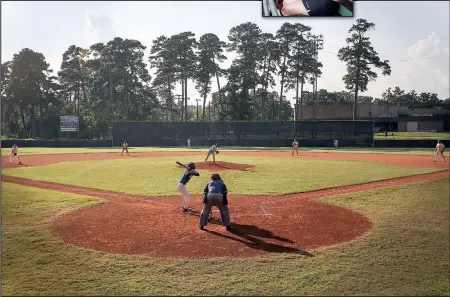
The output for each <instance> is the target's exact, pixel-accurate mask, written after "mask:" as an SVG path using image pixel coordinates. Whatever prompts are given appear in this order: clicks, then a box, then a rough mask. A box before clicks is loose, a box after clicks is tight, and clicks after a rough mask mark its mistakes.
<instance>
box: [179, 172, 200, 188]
mask: <svg viewBox="0 0 450 297" xmlns="http://www.w3.org/2000/svg"><path fill="white" fill-rule="evenodd" d="M193 175H198V173H197V172H195V171H192V170H186V172H185V173H184V174H183V176H182V177H181V180H180V183H182V184H183V185H185V184H187V183H188V182H189V181H190V180H191V178H192V176H193Z"/></svg>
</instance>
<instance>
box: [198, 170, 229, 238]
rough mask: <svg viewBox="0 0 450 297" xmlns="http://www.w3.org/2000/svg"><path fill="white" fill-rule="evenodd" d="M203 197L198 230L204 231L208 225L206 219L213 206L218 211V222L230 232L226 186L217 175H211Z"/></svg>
mask: <svg viewBox="0 0 450 297" xmlns="http://www.w3.org/2000/svg"><path fill="white" fill-rule="evenodd" d="M203 193H204V194H205V197H204V198H203V209H202V213H201V214H200V230H205V229H204V227H205V226H206V225H207V224H208V217H209V215H210V213H211V208H212V207H213V206H215V207H217V208H218V209H219V211H220V221H221V222H222V224H223V225H224V226H226V229H227V230H231V222H230V212H229V210H228V200H227V194H228V191H227V186H226V185H225V184H224V182H223V181H222V178H221V177H220V175H218V174H217V173H214V174H213V175H211V180H210V181H209V182H208V184H207V185H206V187H205V190H204V191H203Z"/></svg>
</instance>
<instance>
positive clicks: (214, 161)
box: [205, 143, 219, 164]
mask: <svg viewBox="0 0 450 297" xmlns="http://www.w3.org/2000/svg"><path fill="white" fill-rule="evenodd" d="M218 146H219V144H218V143H216V144H214V145H213V146H211V147H210V148H209V151H208V155H207V156H206V159H205V162H206V161H207V160H208V159H209V156H210V155H211V154H212V157H213V164H216V154H218V153H219V150H218V149H217V147H218Z"/></svg>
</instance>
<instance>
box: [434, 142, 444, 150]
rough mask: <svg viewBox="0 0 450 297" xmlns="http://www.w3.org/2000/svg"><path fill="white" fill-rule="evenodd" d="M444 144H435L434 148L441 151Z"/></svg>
mask: <svg viewBox="0 0 450 297" xmlns="http://www.w3.org/2000/svg"><path fill="white" fill-rule="evenodd" d="M444 148H445V146H444V144H443V143H438V144H436V150H438V151H440V152H442V151H443V150H444Z"/></svg>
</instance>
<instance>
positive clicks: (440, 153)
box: [434, 151, 447, 162]
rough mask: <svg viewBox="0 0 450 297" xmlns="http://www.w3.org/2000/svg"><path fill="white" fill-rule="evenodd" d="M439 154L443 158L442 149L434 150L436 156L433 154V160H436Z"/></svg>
mask: <svg viewBox="0 0 450 297" xmlns="http://www.w3.org/2000/svg"><path fill="white" fill-rule="evenodd" d="M438 156H441V157H442V159H444V160H445V156H444V151H436V156H434V160H435V161H436V159H437V157H438ZM445 161H446V160H445ZM446 162H447V161H446Z"/></svg>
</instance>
